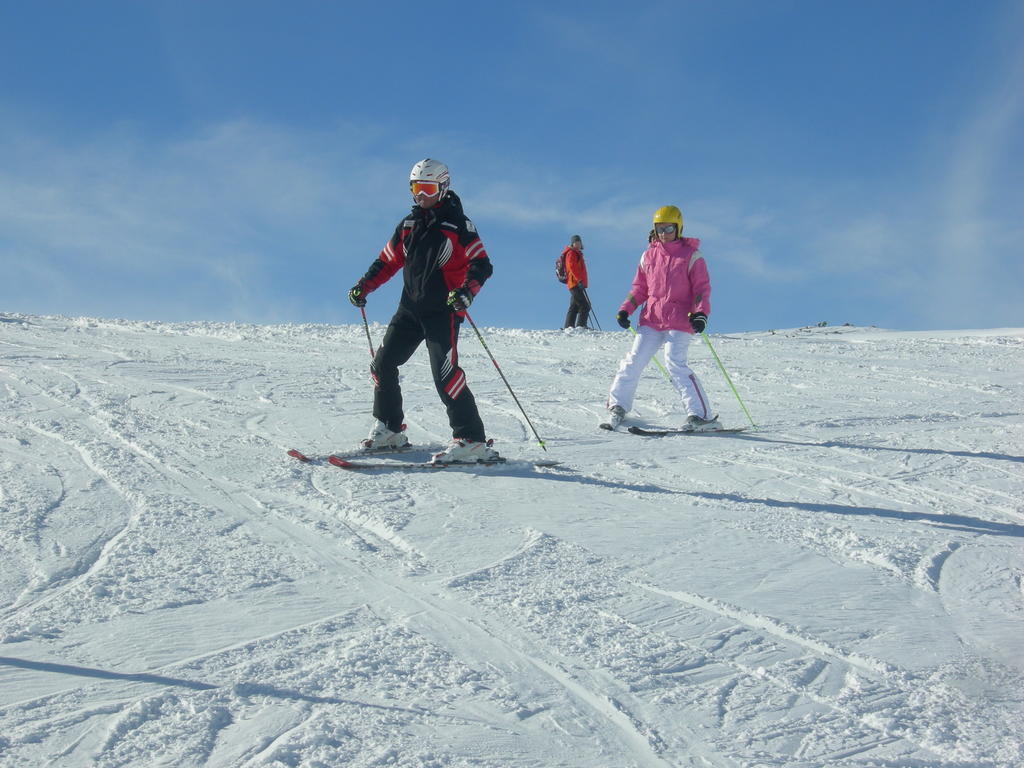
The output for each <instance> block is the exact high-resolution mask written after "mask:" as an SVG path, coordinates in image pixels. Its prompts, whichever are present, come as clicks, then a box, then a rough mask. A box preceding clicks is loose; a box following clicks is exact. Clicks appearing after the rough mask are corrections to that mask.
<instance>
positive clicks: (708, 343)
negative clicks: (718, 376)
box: [700, 331, 757, 429]
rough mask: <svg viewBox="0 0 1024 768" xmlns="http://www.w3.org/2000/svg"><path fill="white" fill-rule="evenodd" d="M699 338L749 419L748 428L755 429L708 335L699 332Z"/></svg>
mask: <svg viewBox="0 0 1024 768" xmlns="http://www.w3.org/2000/svg"><path fill="white" fill-rule="evenodd" d="M700 336H701V338H702V339H704V343H705V344H707V345H708V349H710V350H711V355H712V357H714V358H715V362H716V363H718V369H719V370H720V371H721V372H722V375H723V376H724V377H725V380H726V382H727V383H728V384H729V388H730V389H731V390H732V393H733V394H734V395H736V399H737V400H738V401H739V404H740V407H741V408H742V409H743V412H744V413H745V414H747V418H748V419H750V426H752V427H753V428H754V429H757V424H755V423H754V420H753V418H751V416H750V411H748V410H747V406H746V405H744V403H743V398H741V397H740V393H739V392H737V391H736V387H735V385H734V384H733V383H732V379H730V378H729V374H728V372H726V370H725V366H724V365H722V361H721V359H719V357H718V353H717V352H715V348H714V347H713V346H711V339H709V338H708V335H707V334H706V333H704V332H703V331H701V334H700Z"/></svg>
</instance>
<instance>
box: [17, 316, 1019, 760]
mask: <svg viewBox="0 0 1024 768" xmlns="http://www.w3.org/2000/svg"><path fill="white" fill-rule="evenodd" d="M3 317H4V320H5V322H3V323H0V403H2V408H0V505H2V507H3V514H2V515H0V554H2V556H3V557H2V559H0V598H2V602H0V766H3V767H4V768H6V766H24V765H39V766H70V767H71V768H75V767H76V766H86V765H89V766H139V765H160V766H211V767H218V768H219V767H221V766H223V767H225V768H226V767H232V768H233V767H235V766H252V767H255V766H335V765H346V766H380V765H400V766H406V765H408V766H495V767H497V766H523V767H524V768H526V767H527V766H616V767H618V766H695V767H696V766H701V767H707V766H722V767H725V766H793V767H797V766H799V767H800V768H810V767H811V766H822V767H826V766H849V767H851V768H852V767H857V768H861V767H862V768H868V767H869V766H884V767H885V768H897V766H899V767H902V766H907V767H908V768H925V767H926V766H929V767H930V766H936V767H948V768H954V767H955V768H967V767H968V766H977V767H982V766H984V767H986V768H987V767H989V766H992V767H995V768H1010V767H1011V766H1020V765H1024V746H1022V738H1021V734H1022V733H1024V694H1022V693H1021V691H1024V675H1022V668H1024V653H1022V651H1024V641H1022V640H1021V638H1022V637H1024V591H1022V583H1024V557H1022V544H1021V542H1022V539H1024V503H1022V502H1021V499H1022V498H1024V409H1022V405H1021V404H1022V403H1024V397H1022V395H1024V381H1022V380H1021V377H1020V371H1021V370H1024V330H1014V329H1008V330H997V331H974V332H971V331H963V332H934V333H898V332H886V331H879V330H876V329H858V328H849V327H848V328H839V329H832V328H812V329H794V330H792V331H785V332H779V333H774V332H773V333H749V334H737V335H731V336H729V337H714V336H713V337H712V338H713V339H714V340H715V343H716V346H717V348H718V351H719V353H720V355H721V356H722V359H723V361H724V362H725V363H726V365H727V366H728V367H729V370H730V374H731V375H732V377H733V379H734V381H735V382H736V384H737V387H738V388H739V389H740V391H741V392H742V393H743V394H744V397H745V399H746V401H747V403H748V406H749V407H750V410H751V413H752V414H753V415H754V416H755V418H756V419H757V420H758V422H759V424H760V426H761V429H759V430H752V431H748V432H746V433H743V434H740V435H734V436H713V437H665V438H641V437H636V436H632V435H628V434H623V433H602V432H600V431H599V430H597V429H596V428H595V426H596V423H597V421H598V420H599V417H600V416H601V414H602V407H601V404H602V403H603V402H604V397H605V393H606V390H607V386H608V384H609V383H610V380H611V376H612V374H613V372H614V370H615V366H616V365H617V363H618V360H619V358H620V357H621V355H622V353H623V352H624V350H625V348H626V347H627V346H628V339H626V338H625V336H624V334H620V333H611V332H606V333H593V332H579V331H577V332H568V333H563V332H557V331H550V332H545V331H516V330H499V329H484V333H485V334H487V336H488V345H489V346H490V347H491V349H492V351H493V353H494V354H495V356H496V357H497V358H498V359H499V361H500V362H501V365H502V370H503V371H504V372H505V373H506V375H507V377H508V379H509V381H510V383H511V384H512V386H513V387H514V388H515V389H516V392H517V395H518V397H519V399H520V401H521V402H522V403H523V405H524V407H525V408H526V409H527V412H528V413H529V415H530V417H531V420H532V421H533V422H534V425H535V426H536V427H537V428H538V430H539V431H540V433H541V435H542V437H543V438H544V439H545V442H546V444H547V446H548V449H549V450H548V452H547V453H546V454H545V452H543V451H542V450H541V449H540V447H539V446H538V445H537V442H536V439H535V438H534V435H533V433H532V431H531V430H530V429H529V427H528V425H527V424H526V423H525V421H524V419H523V418H522V415H521V414H520V412H519V410H518V408H517V407H516V406H515V404H514V402H513V401H512V400H511V398H510V396H509V394H508V392H507V390H506V388H505V385H504V383H503V382H502V381H501V380H500V378H499V377H497V375H496V374H495V372H494V371H493V367H492V366H491V363H490V360H489V359H488V357H487V355H486V353H485V352H484V351H483V350H482V349H480V348H479V345H478V344H477V342H476V339H475V338H473V337H472V336H471V335H469V334H464V336H463V339H462V343H461V345H460V357H461V363H462V366H463V367H464V368H465V369H466V370H467V374H468V376H469V382H470V386H471V388H472V389H473V392H474V395H475V396H476V398H477V401H478V403H479V404H480V407H481V412H482V414H483V416H484V419H485V423H486V424H487V427H488V431H489V433H490V435H491V436H492V437H495V438H496V439H497V441H498V442H497V447H498V448H499V449H500V450H501V451H502V452H503V453H504V454H505V455H507V456H509V457H510V458H516V457H524V458H539V457H541V456H542V455H543V456H544V457H545V458H547V457H550V458H554V459H558V460H560V461H562V462H563V465H562V466H560V467H555V468H550V469H533V468H529V467H525V466H523V465H514V464H510V465H507V466H503V467H502V466H499V467H492V468H487V469H480V470H462V469H458V470H452V471H450V472H444V473H425V474H416V475H410V474H406V473H388V472H368V473H347V472H343V471H340V470H336V469H334V468H332V467H330V466H326V465H325V466H308V465H303V464H301V463H299V462H297V461H295V460H293V459H290V458H287V457H285V455H284V451H285V450H286V449H287V448H291V447H295V448H299V449H301V450H304V451H308V452H310V453H324V452H327V451H331V450H349V449H350V448H351V447H352V446H353V445H354V444H355V443H356V442H357V440H358V439H359V437H361V436H362V435H363V433H364V432H365V431H366V429H367V428H368V426H369V423H370V421H371V417H370V414H369V409H370V398H371V393H370V389H369V384H368V375H367V363H368V360H367V355H366V349H365V335H364V334H363V329H362V327H361V326H346V327H329V326H318V325H302V326H250V325H240V324H218V323H189V324H165V323H146V322H131V321H119V320H100V319H89V318H57V317H31V316H17V315H6V316H3ZM371 331H372V333H373V334H374V337H375V339H378V340H379V338H380V336H381V333H382V331H383V328H382V327H380V326H377V325H374V326H372V328H371ZM692 350H693V351H692V354H691V358H692V364H693V366H694V368H695V370H697V372H698V374H699V375H700V376H701V377H702V379H703V381H704V384H705V386H706V388H707V389H708V390H709V391H710V392H711V393H712V398H713V401H714V404H715V406H716V408H717V409H718V410H719V412H720V414H721V415H722V417H723V420H724V421H726V422H734V423H735V424H736V425H740V424H742V423H743V421H744V416H743V413H742V411H741V410H740V409H739V407H738V406H737V404H736V402H735V400H730V398H731V395H730V393H729V391H728V390H727V388H726V387H725V386H724V384H723V382H722V380H721V378H720V377H719V375H718V372H717V370H716V369H715V367H714V366H713V363H712V361H710V360H709V359H708V355H706V354H703V353H704V352H705V350H704V349H703V348H702V345H697V344H695V345H694V346H693V348H692ZM403 387H404V392H405V400H406V409H407V414H406V421H407V424H408V433H409V435H410V437H411V439H412V440H413V441H414V442H415V443H416V444H418V445H434V444H438V443H443V442H444V441H445V440H446V439H447V436H448V435H447V430H446V425H445V419H444V413H443V408H442V407H441V406H440V404H439V403H438V401H437V397H436V394H435V392H434V389H433V384H432V382H431V381H430V376H429V366H428V364H427V361H426V356H425V354H423V353H418V354H417V355H416V356H414V357H413V359H412V360H411V361H410V362H409V364H408V365H407V366H406V367H405V368H404V369H403ZM683 417H684V414H683V413H682V410H681V408H680V406H679V404H678V402H677V400H676V398H675V396H674V393H673V392H671V389H670V388H669V386H668V384H667V383H666V382H665V381H664V380H663V379H662V378H661V376H660V374H659V373H658V372H657V370H656V369H654V368H652V370H651V371H650V372H649V373H648V374H647V375H646V376H645V378H644V380H643V382H642V384H641V388H640V391H639V394H638V400H637V409H636V412H635V413H634V414H633V416H632V418H633V419H634V422H635V423H638V424H642V425H672V424H675V423H679V422H680V421H682V419H683ZM423 455H425V453H424V454H423ZM423 455H418V454H416V453H415V452H414V453H412V454H409V455H403V456H400V457H395V458H394V459H393V460H395V461H407V460H413V461H415V460H420V459H422V458H423Z"/></svg>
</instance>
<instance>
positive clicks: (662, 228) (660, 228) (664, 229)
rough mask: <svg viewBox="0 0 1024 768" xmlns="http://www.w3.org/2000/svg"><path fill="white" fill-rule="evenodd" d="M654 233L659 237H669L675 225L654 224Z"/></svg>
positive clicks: (673, 231)
mask: <svg viewBox="0 0 1024 768" xmlns="http://www.w3.org/2000/svg"><path fill="white" fill-rule="evenodd" d="M654 231H655V232H657V233H658V234H659V235H671V234H674V233H675V231H676V225H675V224H655V225H654Z"/></svg>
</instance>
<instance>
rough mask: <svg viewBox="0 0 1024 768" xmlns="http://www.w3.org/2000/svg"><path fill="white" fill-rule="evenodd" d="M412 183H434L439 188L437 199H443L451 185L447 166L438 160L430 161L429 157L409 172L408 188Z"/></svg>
mask: <svg viewBox="0 0 1024 768" xmlns="http://www.w3.org/2000/svg"><path fill="white" fill-rule="evenodd" d="M414 181H435V182H437V184H438V187H439V188H440V192H439V195H438V196H439V197H444V193H445V192H447V191H448V187H449V186H450V185H451V177H450V176H449V175H448V166H447V165H445V164H444V163H442V162H441V161H440V160H432V159H430V158H429V157H427V158H424V159H423V160H420V161H419V162H418V163H416V165H414V166H413V167H412V170H411V171H410V172H409V184H410V186H411V185H412V183H413V182H414Z"/></svg>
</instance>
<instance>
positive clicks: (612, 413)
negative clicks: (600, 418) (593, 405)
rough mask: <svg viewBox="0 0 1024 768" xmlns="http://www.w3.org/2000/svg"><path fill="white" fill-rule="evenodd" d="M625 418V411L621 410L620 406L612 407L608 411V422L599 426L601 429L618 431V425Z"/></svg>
mask: <svg viewBox="0 0 1024 768" xmlns="http://www.w3.org/2000/svg"><path fill="white" fill-rule="evenodd" d="M625 418H626V409H625V408H623V407H622V406H621V405H613V406H612V407H611V408H609V409H608V421H606V422H604V423H602V424H601V425H600V426H601V429H612V430H615V429H618V428H619V425H620V424H622V422H623V421H624V420H625Z"/></svg>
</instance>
